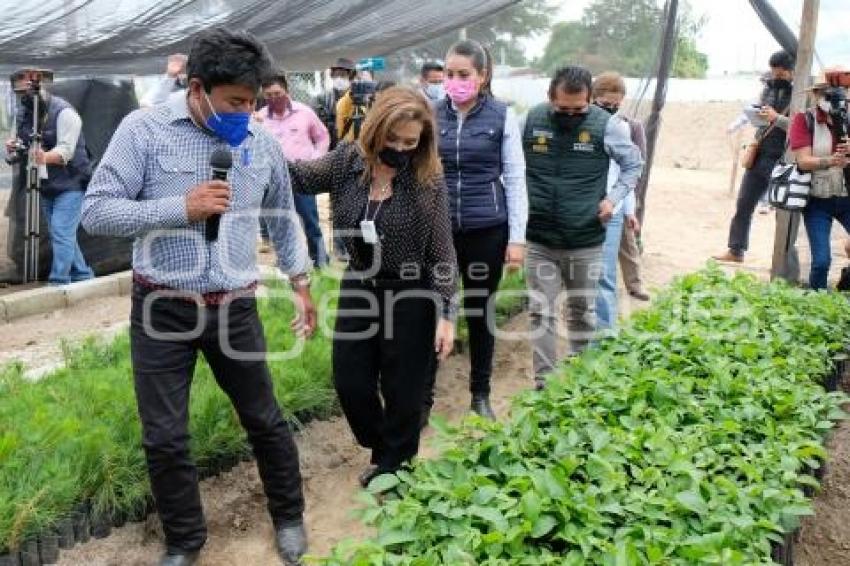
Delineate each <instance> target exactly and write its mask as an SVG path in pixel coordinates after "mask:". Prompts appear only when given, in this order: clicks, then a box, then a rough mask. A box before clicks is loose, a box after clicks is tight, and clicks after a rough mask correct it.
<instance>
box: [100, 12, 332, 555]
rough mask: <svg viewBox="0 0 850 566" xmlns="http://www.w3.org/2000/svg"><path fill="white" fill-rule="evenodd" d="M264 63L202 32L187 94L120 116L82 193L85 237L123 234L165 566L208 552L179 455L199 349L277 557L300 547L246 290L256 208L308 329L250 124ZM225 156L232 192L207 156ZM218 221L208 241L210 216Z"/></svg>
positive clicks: (277, 154) (290, 454)
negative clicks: (129, 241) (232, 419)
mask: <svg viewBox="0 0 850 566" xmlns="http://www.w3.org/2000/svg"><path fill="white" fill-rule="evenodd" d="M269 71H270V59H269V56H268V54H267V52H266V50H265V48H264V47H263V45H262V44H260V43H259V42H258V41H257V40H256V39H255V38H254V37H253V36H251V35H249V34H246V33H241V32H230V31H227V30H224V29H222V28H217V29H213V30H210V31H206V32H204V33H202V34H201V35H199V36H198V37H197V39H196V40H195V43H194V45H193V46H192V50H191V52H190V54H189V62H188V79H189V88H188V92H187V95H186V97H178V96H173V97H171V98H169V100H168V102H167V103H166V104H162V105H159V106H156V107H154V108H153V109H151V110H146V111H139V112H134V113H133V114H131V115H129V116H128V117H127V118H126V119H125V120H124V121H123V122H122V124H121V126H120V127H119V128H118V130H117V131H116V132H115V135H114V136H113V138H112V141H111V142H110V144H109V147H108V149H107V150H106V153H105V155H104V156H103V160H102V161H101V163H100V166H99V167H98V170H97V172H96V173H95V175H94V178H93V179H92V183H91V187H90V188H89V192H88V193H87V194H86V199H85V204H84V210H83V225H84V227H85V228H86V230H88V231H89V232H90V233H92V234H104V235H114V236H125V237H134V238H135V242H134V249H133V271H134V286H133V306H132V312H131V315H130V341H131V342H130V344H131V351H132V361H133V373H134V380H135V388H136V400H137V404H138V410H139V416H140V418H141V421H142V441H143V445H144V448H145V454H146V457H147V463H148V473H149V475H150V482H151V488H152V490H153V494H154V498H155V500H156V506H157V510H158V511H159V515H160V518H161V519H162V524H163V530H164V531H165V539H166V545H167V551H166V553H165V555H164V556H163V558H162V561H161V562H160V564H161V565H162V566H185V565H190V564H193V563H194V562H195V561H196V560H197V557H198V553H199V551H200V549H201V547H202V546H203V545H204V542H205V540H206V525H205V522H204V517H203V512H202V509H201V499H200V494H199V491H198V475H197V471H196V469H195V466H194V464H193V463H192V460H191V458H190V454H189V434H188V419H189V414H188V404H189V390H190V386H191V383H192V374H193V370H194V367H195V362H196V360H197V355H198V351H199V350H200V351H201V352H203V354H204V357H205V358H206V360H207V362H208V363H209V365H210V366H211V368H212V371H213V374H214V376H215V379H216V381H217V382H218V383H219V385H220V386H221V388H222V389H223V390H224V391H225V392H226V393H227V394H228V396H229V397H230V399H231V401H232V402H233V405H234V407H235V409H236V412H237V413H238V415H239V419H240V421H241V423H242V426H244V427H245V429H246V431H247V433H248V439H249V441H250V442H251V444H252V446H253V449H254V454H255V455H256V457H257V462H258V467H259V469H260V476H261V477H262V480H263V486H264V488H265V493H266V496H267V497H268V507H269V512H270V514H271V516H272V519H273V522H274V526H275V530H276V538H277V545H278V550H279V551H280V554H281V557H282V558H283V559H284V561H285V562H287V563H295V562H296V561H297V560H298V559H299V557H300V556H301V555H302V554H303V553H304V552H305V550H306V535H305V531H304V525H303V520H302V514H303V510H304V499H303V494H302V489H301V475H300V472H299V468H298V454H297V450H296V446H295V443H294V442H293V439H292V436H291V433H290V430H289V428H288V425H287V423H286V421H285V420H284V419H283V416H282V414H281V411H280V408H279V406H278V404H277V401H276V399H275V397H274V392H273V388H272V382H271V379H270V375H269V370H268V366H267V365H266V361H265V342H264V339H263V331H262V324H261V322H260V319H259V316H258V314H257V306H256V301H255V298H254V293H253V290H254V288H255V287H256V281H257V278H258V272H257V266H256V255H255V251H256V250H255V242H256V233H257V217H258V214H259V211H260V209H264V210H269V211H270V212H276V214H275V215H273V216H270V217H268V219H267V223H268V226H269V229H270V232H271V236H272V240H273V241H274V244H275V248H276V251H277V257H278V261H279V267H280V269H281V270H282V271H283V272H284V273H287V274H288V275H289V276H290V281H291V283H292V286H293V289H294V290H295V293H296V299H297V300H296V303H297V304H298V305H299V309H298V310H299V316H298V318H297V319H296V321H295V322H294V323H293V326H294V328H295V329H296V330H297V331H298V332H299V333H301V334H303V335H309V334H310V333H311V332H312V330H313V328H314V326H315V311H314V309H313V306H312V302H311V300H310V291H309V276H308V270H309V267H310V264H309V258H308V256H307V250H306V246H305V243H304V239H303V234H302V232H301V227H300V223H299V221H298V217H297V215H296V214H295V213H294V212H293V210H292V209H293V204H292V192H291V190H290V185H289V177H288V173H287V168H286V162H285V160H284V157H283V154H282V152H281V150H280V146H279V145H278V142H277V141H276V140H275V139H274V138H273V137H272V136H271V135H269V134H268V133H267V132H266V131H265V130H263V129H262V128H261V127H259V126H255V125H253V124H251V123H250V118H251V111H252V110H253V109H254V105H255V102H256V97H257V93H258V91H259V89H260V84H261V80H262V77H264V76H266V75H267V74H268V73H269ZM222 151H224V155H225V156H226V155H228V154H229V155H230V156H231V158H232V161H233V163H232V169H231V170H230V175H229V177H228V178H229V180H230V181H229V183H228V182H224V181H219V180H213V181H204V180H203V179H209V178H210V177H211V172H210V159H211V155H212V154H213V152H216V154H217V155H221V152H222ZM215 215H221V216H220V221H221V224H220V234H219V235H218V237H217V238H215V239H213V238H212V235H211V229H212V228H213V224H211V223H210V222H209V219H211V218H214V217H215Z"/></svg>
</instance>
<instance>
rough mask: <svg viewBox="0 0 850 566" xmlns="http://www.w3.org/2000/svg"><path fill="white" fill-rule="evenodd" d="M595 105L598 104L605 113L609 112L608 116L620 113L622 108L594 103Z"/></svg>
mask: <svg viewBox="0 0 850 566" xmlns="http://www.w3.org/2000/svg"><path fill="white" fill-rule="evenodd" d="M594 104H596V105H597V106H598V107H599V108H601V109H602V110H604V111H605V112H607V113H608V114H611V115H613V114H616V113H617V112H619V111H620V107H619V106H616V105H611V106H606V105H604V104H601V103H599V102H594Z"/></svg>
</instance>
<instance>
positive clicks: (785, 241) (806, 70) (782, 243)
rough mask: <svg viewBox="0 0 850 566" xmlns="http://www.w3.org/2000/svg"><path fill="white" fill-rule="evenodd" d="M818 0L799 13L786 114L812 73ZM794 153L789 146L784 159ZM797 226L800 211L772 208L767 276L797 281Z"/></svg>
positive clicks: (801, 104)
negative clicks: (773, 219) (770, 258)
mask: <svg viewBox="0 0 850 566" xmlns="http://www.w3.org/2000/svg"><path fill="white" fill-rule="evenodd" d="M819 10H820V0H804V2H803V16H802V17H801V18H800V40H799V48H798V49H797V66H796V68H795V69H794V91H793V93H792V95H791V108H790V112H789V115H790V116H794V114H796V113H797V112H802V111H804V110H805V109H806V87H808V82H809V77H810V76H811V74H812V59H813V57H814V52H815V37H816V36H817V29H818V12H819ZM792 159H794V155H793V153H792V152H791V149H790V148H789V149H788V151H787V152H786V154H785V161H786V162H790V161H791V160H792ZM799 230H800V213H799V212H789V211H787V210H777V211H776V235H775V236H774V239H773V262H772V263H771V266H770V279H771V280H773V279H776V278H777V277H779V278H781V279H785V280H786V281H790V282H791V283H793V284H795V285H796V284H799V282H800V259H799V257H798V256H797V248H796V241H797V232H798V231H799Z"/></svg>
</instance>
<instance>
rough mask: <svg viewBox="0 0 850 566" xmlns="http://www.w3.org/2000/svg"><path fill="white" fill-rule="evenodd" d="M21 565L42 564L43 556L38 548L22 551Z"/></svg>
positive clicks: (38, 565) (32, 565) (35, 565)
mask: <svg viewBox="0 0 850 566" xmlns="http://www.w3.org/2000/svg"><path fill="white" fill-rule="evenodd" d="M21 566H41V558H40V557H39V556H38V550H35V551H34V552H33V551H28V550H22V551H21Z"/></svg>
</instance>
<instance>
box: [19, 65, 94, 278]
mask: <svg viewBox="0 0 850 566" xmlns="http://www.w3.org/2000/svg"><path fill="white" fill-rule="evenodd" d="M37 84H38V86H37V87H35V86H33V84H32V83H31V82H29V80H27V72H26V71H21V72H19V73H15V74H14V75H13V76H12V88H13V90H14V91H15V92H16V93H18V94H19V95H20V100H21V111H20V113H19V114H18V119H17V132H16V135H17V137H16V138H14V139H11V140H9V141H7V142H6V153H7V155H8V156H9V157H8V160H10V161H18V162H19V163H20V164H21V165H22V166H26V163H25V161H26V160H27V159H28V157H27V155H29V156H32V157H34V158H35V162H36V164H37V165H38V166H39V169H40V171H41V173H40V174H41V175H42V179H41V190H40V195H41V196H40V198H41V210H42V214H44V216H45V218H46V219H47V226H48V229H49V231H50V248H51V251H52V254H53V258H52V261H51V265H50V274H49V275H48V278H47V281H48V283H49V284H50V285H67V284H68V283H72V282H75V281H84V280H86V279H91V278H92V277H94V272H93V271H92V269H91V267H89V265H88V263H86V259H85V257H84V256H83V251H82V250H81V249H80V244H79V242H78V241H77V229H78V228H79V226H80V212H81V208H82V204H83V196H84V195H85V191H86V187H87V186H88V183H89V179H90V178H91V161H90V160H89V154H88V150H87V149H86V140H85V136H84V135H83V131H82V128H83V121H82V119H81V118H80V115H79V114H78V113H77V111H76V110H74V108H73V106H71V105H70V104H69V103H68V102H67V101H66V100H65V99H63V98H60V97H58V96H55V95H53V94H51V93H50V92H48V91H47V90H46V89H45V88H44V87H43V86H41V85H40V83H37ZM36 97H37V98H38V107H39V117H38V130H39V131H38V132H34V131H33V126H34V124H35V121H34V116H33V113H34V108H35V106H36V105H35V99H36ZM36 135H41V147H37V148H34V151H29V150H30V149H32V145H33V144H34V143H36V141H35V139H36ZM45 169H46V173H47V175H46V177H44V176H43V175H44V170H45ZM35 275H36V276H37V274H35Z"/></svg>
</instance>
